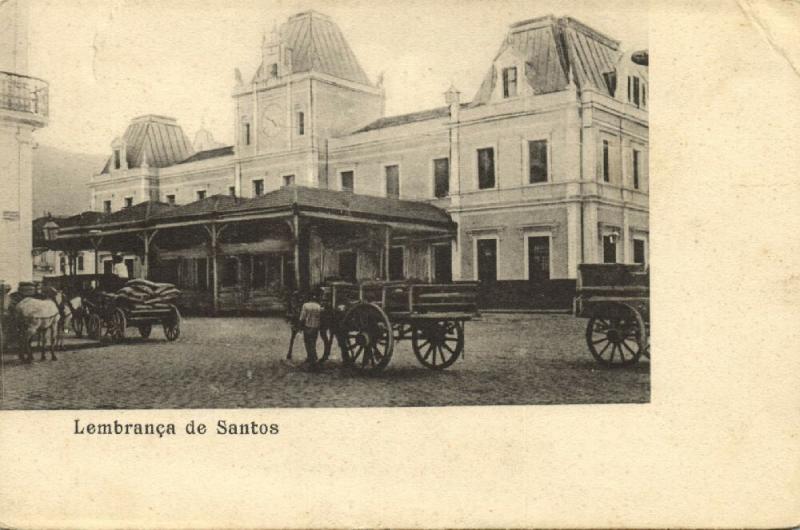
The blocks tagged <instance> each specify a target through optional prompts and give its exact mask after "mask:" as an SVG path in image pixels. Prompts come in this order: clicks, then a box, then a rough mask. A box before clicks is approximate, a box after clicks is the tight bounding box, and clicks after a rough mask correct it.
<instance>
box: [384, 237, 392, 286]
mask: <svg viewBox="0 0 800 530" xmlns="http://www.w3.org/2000/svg"><path fill="white" fill-rule="evenodd" d="M391 245H392V227H390V226H388V225H387V226H386V233H385V240H384V243H383V275H384V278H386V280H387V281H388V280H389V279H390V278H389V255H390V251H391V248H392V247H391Z"/></svg>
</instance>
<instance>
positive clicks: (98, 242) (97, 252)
mask: <svg viewBox="0 0 800 530" xmlns="http://www.w3.org/2000/svg"><path fill="white" fill-rule="evenodd" d="M89 241H90V242H91V243H92V249H94V273H95V274H100V271H99V270H98V269H99V268H100V265H99V263H100V245H101V244H102V243H103V238H102V237H93V238H91V239H90V240H89Z"/></svg>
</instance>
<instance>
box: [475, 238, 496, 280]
mask: <svg viewBox="0 0 800 530" xmlns="http://www.w3.org/2000/svg"><path fill="white" fill-rule="evenodd" d="M476 253H477V260H476V262H477V267H478V269H477V271H476V274H475V276H476V278H477V279H478V280H479V281H481V282H483V283H492V282H496V281H497V239H494V238H491V239H478V240H477V241H476Z"/></svg>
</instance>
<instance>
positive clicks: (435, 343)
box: [411, 320, 464, 370]
mask: <svg viewBox="0 0 800 530" xmlns="http://www.w3.org/2000/svg"><path fill="white" fill-rule="evenodd" d="M411 346H412V347H413V348H414V355H416V356H417V360H418V361H419V362H420V363H421V364H422V365H423V366H425V367H427V368H431V369H433V370H442V369H444V368H447V367H448V366H450V365H451V364H453V363H454V362H456V360H457V359H458V356H459V355H461V352H463V351H464V326H463V325H462V324H461V323H460V322H457V321H455V320H445V321H443V322H420V323H418V324H417V325H416V326H413V328H412V332H411Z"/></svg>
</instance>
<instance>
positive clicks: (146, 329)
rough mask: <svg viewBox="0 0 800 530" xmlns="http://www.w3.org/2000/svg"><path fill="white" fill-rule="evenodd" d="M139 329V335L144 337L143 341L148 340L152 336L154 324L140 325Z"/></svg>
mask: <svg viewBox="0 0 800 530" xmlns="http://www.w3.org/2000/svg"><path fill="white" fill-rule="evenodd" d="M137 327H138V328H139V335H141V336H142V338H143V339H146V338H147V337H149V336H150V332H151V331H153V325H152V324H140V325H139V326H137Z"/></svg>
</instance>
